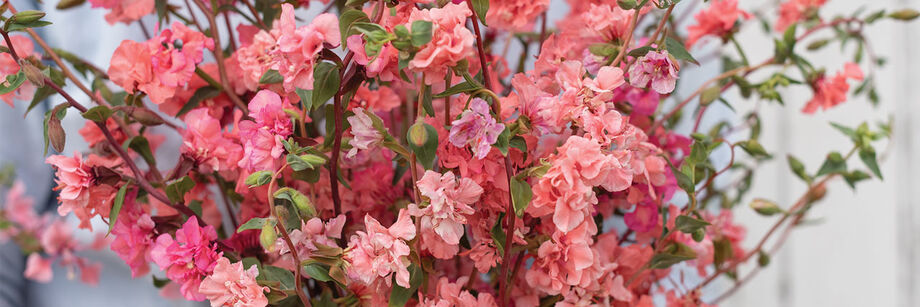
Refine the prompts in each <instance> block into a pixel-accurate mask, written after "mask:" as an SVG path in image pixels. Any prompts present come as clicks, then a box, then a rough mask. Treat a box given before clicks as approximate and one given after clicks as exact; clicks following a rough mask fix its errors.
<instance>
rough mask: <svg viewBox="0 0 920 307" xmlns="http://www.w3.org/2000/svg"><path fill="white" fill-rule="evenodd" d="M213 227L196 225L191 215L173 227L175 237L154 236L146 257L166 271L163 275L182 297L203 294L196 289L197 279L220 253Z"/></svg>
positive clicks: (201, 296) (199, 297) (209, 269)
mask: <svg viewBox="0 0 920 307" xmlns="http://www.w3.org/2000/svg"><path fill="white" fill-rule="evenodd" d="M216 239H217V232H216V231H214V227H212V226H205V227H203V228H202V227H200V226H198V219H197V218H195V217H194V216H193V217H191V218H189V219H188V221H186V222H185V224H184V225H182V228H180V229H178V230H176V237H175V239H174V238H173V237H172V236H171V235H170V234H168V233H164V234H161V235H160V236H159V237H157V240H156V243H155V245H154V246H153V249H152V250H151V251H150V259H151V260H153V262H154V263H156V264H157V265H158V266H160V268H161V269H163V270H164V271H166V277H167V278H169V279H170V280H172V281H174V282H176V283H178V284H179V285H180V291H181V292H182V296H184V297H185V298H186V299H189V300H194V301H202V300H204V299H205V298H206V296H205V295H204V294H202V293H200V292H198V288H199V285H200V284H201V279H202V278H204V277H205V276H208V275H210V274H211V272H212V271H213V270H214V266H215V265H217V259H218V258H220V257H221V253H218V252H217V245H216V244H214V243H213V241H214V240H216Z"/></svg>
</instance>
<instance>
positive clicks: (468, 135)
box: [450, 98, 505, 160]
mask: <svg viewBox="0 0 920 307" xmlns="http://www.w3.org/2000/svg"><path fill="white" fill-rule="evenodd" d="M503 130H505V125H502V124H501V123H498V122H497V121H496V120H495V118H493V117H492V115H491V114H490V113H489V104H488V103H486V101H485V100H482V99H479V98H473V100H472V101H471V102H470V108H469V109H468V110H466V111H463V113H462V114H460V119H458V120H455V121H453V122H451V127H450V143H451V144H454V146H457V147H460V148H463V147H466V146H467V145H470V146H471V147H472V150H473V156H475V157H476V158H477V159H480V160H482V159H483V158H485V157H486V155H488V154H489V151H490V150H491V148H492V144H495V142H496V141H497V140H498V135H499V134H501V133H502V131H503Z"/></svg>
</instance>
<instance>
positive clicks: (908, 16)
mask: <svg viewBox="0 0 920 307" xmlns="http://www.w3.org/2000/svg"><path fill="white" fill-rule="evenodd" d="M888 17H891V18H893V19H897V20H904V21H907V20H914V19H916V18H917V17H920V12H917V11H915V10H912V9H903V10H899V11H896V12H894V13H891V14H888Z"/></svg>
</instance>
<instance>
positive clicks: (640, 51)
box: [626, 46, 670, 58]
mask: <svg viewBox="0 0 920 307" xmlns="http://www.w3.org/2000/svg"><path fill="white" fill-rule="evenodd" d="M652 50H655V48H652V47H650V46H642V47H639V48H636V49H633V50H630V51H629V53H627V54H626V55H628V56H631V57H634V58H638V57H643V56H645V55H646V54H648V53H649V52H651V51H652ZM669 52H670V51H669Z"/></svg>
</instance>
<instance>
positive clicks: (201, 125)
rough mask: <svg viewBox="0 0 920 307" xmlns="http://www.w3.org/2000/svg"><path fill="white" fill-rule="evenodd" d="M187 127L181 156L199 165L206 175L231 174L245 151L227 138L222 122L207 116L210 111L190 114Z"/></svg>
mask: <svg viewBox="0 0 920 307" xmlns="http://www.w3.org/2000/svg"><path fill="white" fill-rule="evenodd" d="M185 123H186V125H187V129H186V130H185V133H183V136H182V148H181V151H182V154H183V155H186V156H188V157H190V158H191V159H192V160H194V161H195V162H196V163H198V166H199V167H201V168H202V170H203V171H204V172H219V171H227V170H231V169H232V168H233V165H235V164H236V161H239V160H240V156H241V155H242V148H241V147H240V145H239V144H237V143H236V142H234V141H233V140H232V139H230V138H228V137H226V136H225V135H224V132H223V131H222V129H221V126H220V121H218V120H217V119H216V118H213V117H211V116H210V115H208V110H207V109H194V110H192V111H190V112H188V113H187V114H186V115H185Z"/></svg>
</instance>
